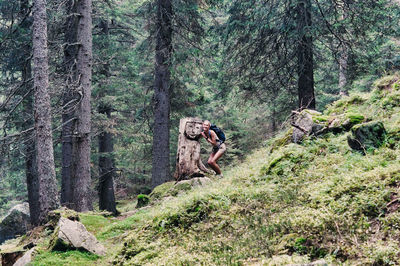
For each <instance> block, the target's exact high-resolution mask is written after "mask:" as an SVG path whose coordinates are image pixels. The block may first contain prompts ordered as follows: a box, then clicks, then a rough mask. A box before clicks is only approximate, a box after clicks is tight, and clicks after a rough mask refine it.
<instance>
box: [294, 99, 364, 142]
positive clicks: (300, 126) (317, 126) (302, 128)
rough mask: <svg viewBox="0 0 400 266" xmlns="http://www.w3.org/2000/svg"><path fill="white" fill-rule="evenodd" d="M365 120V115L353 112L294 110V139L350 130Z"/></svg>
mask: <svg viewBox="0 0 400 266" xmlns="http://www.w3.org/2000/svg"><path fill="white" fill-rule="evenodd" d="M356 99H358V98H356ZM363 121H365V117H364V116H363V115H361V114H357V113H353V112H348V113H343V114H331V115H329V116H327V115H322V114H321V113H319V112H316V111H313V110H303V111H302V112H300V113H296V112H294V118H293V121H292V126H293V135H292V141H293V142H294V143H299V142H301V141H302V140H303V138H304V137H305V136H310V135H314V136H318V135H323V134H326V133H328V132H333V133H341V132H344V131H348V130H350V129H351V128H352V127H353V126H354V125H357V124H359V123H362V122H363Z"/></svg>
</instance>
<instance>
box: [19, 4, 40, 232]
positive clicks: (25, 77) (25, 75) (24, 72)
mask: <svg viewBox="0 0 400 266" xmlns="http://www.w3.org/2000/svg"><path fill="white" fill-rule="evenodd" d="M18 15H19V23H20V27H21V29H23V31H22V33H21V34H28V33H29V32H30V30H31V26H32V19H31V15H30V5H29V1H28V0H20V12H19V14H18ZM29 36H30V37H32V35H31V34H29ZM21 52H22V56H21V61H20V62H19V63H20V65H21V77H22V83H23V86H22V88H23V89H22V90H21V91H22V93H21V97H24V96H25V98H24V99H23V102H22V107H23V114H22V117H21V125H20V128H21V130H23V131H25V130H27V129H29V128H31V127H33V125H34V122H33V92H30V91H31V90H32V89H33V82H32V81H31V79H32V67H31V55H32V39H31V38H29V40H26V42H25V43H24V45H23V47H22V49H21ZM25 94H27V95H25ZM24 149H25V175H26V184H27V190H28V202H29V212H30V219H31V224H38V223H39V182H38V177H37V173H36V162H35V161H36V156H35V152H36V149H35V140H34V138H33V137H32V138H28V139H27V140H25V142H24Z"/></svg>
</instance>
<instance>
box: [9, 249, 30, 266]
mask: <svg viewBox="0 0 400 266" xmlns="http://www.w3.org/2000/svg"><path fill="white" fill-rule="evenodd" d="M34 251H35V248H32V249H30V250H28V251H27V252H25V254H24V255H23V256H22V257H21V258H19V259H18V260H17V261H16V262H15V263H14V264H13V266H25V265H28V264H29V263H31V261H32V254H33V252H34Z"/></svg>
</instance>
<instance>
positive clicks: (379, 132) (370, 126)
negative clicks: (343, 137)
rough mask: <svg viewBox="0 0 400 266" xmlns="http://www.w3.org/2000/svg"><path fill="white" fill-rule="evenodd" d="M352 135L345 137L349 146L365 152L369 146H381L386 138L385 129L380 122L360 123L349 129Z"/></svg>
mask: <svg viewBox="0 0 400 266" xmlns="http://www.w3.org/2000/svg"><path fill="white" fill-rule="evenodd" d="M351 133H352V137H350V136H348V137H347V143H348V144H349V146H350V147H351V148H352V149H354V150H357V151H362V152H364V153H365V152H366V151H367V150H369V149H371V148H379V147H380V146H382V144H383V142H384V140H385V138H386V130H385V127H384V126H383V123H382V122H369V123H364V124H360V125H358V126H355V127H353V128H352V129H351Z"/></svg>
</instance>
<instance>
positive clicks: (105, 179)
mask: <svg viewBox="0 0 400 266" xmlns="http://www.w3.org/2000/svg"><path fill="white" fill-rule="evenodd" d="M99 112H100V113H101V114H105V115H106V116H107V118H108V119H110V118H111V108H110V106H100V107H99ZM113 151H114V146H113V142H112V134H111V133H109V132H107V131H105V132H102V133H101V134H100V136H99V153H100V157H99V169H100V171H99V173H100V179H99V209H100V210H107V211H109V212H112V213H113V214H117V209H116V204H115V196H114V173H115V168H114V161H113V158H112V152H113Z"/></svg>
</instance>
